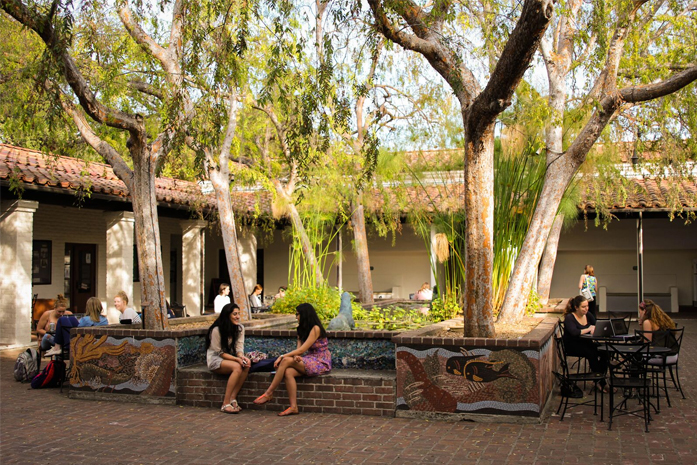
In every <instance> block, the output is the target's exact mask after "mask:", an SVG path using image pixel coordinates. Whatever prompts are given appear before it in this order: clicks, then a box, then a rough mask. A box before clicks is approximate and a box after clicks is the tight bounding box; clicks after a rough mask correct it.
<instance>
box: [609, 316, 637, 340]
mask: <svg viewBox="0 0 697 465" xmlns="http://www.w3.org/2000/svg"><path fill="white" fill-rule="evenodd" d="M610 321H612V331H613V332H614V337H615V338H617V339H631V338H633V337H634V335H633V334H629V328H628V327H627V323H626V322H625V321H624V318H612V319H611V320H610Z"/></svg>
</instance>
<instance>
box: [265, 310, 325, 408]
mask: <svg viewBox="0 0 697 465" xmlns="http://www.w3.org/2000/svg"><path fill="white" fill-rule="evenodd" d="M295 317H296V318H297V319H298V341H297V342H298V345H297V348H296V349H295V350H292V351H290V352H288V353H287V354H283V355H281V356H280V357H278V358H277V359H276V362H275V363H274V367H276V375H275V376H274V378H273V381H271V385H270V386H269V388H268V389H267V390H266V392H265V393H264V394H262V395H261V396H259V397H258V398H257V399H256V400H255V401H254V403H255V404H265V403H266V402H268V401H270V400H271V399H273V392H274V390H276V388H277V387H278V386H279V385H280V384H281V381H282V380H283V379H284V378H285V380H286V390H287V391H288V400H289V401H290V407H288V408H287V409H285V410H284V411H283V412H281V413H279V414H278V416H279V417H285V416H287V415H297V414H298V400H297V391H298V390H297V385H296V382H295V378H296V377H298V376H301V375H303V376H319V375H323V374H325V373H329V372H330V371H331V369H332V355H331V354H330V353H329V349H327V345H328V341H327V332H326V331H325V330H324V327H323V326H322V322H321V321H320V320H319V317H318V316H317V312H316V311H315V308H314V307H313V306H312V305H310V304H300V305H298V306H297V307H296V309H295ZM303 354H305V355H303Z"/></svg>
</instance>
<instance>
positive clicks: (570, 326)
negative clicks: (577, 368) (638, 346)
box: [564, 295, 608, 392]
mask: <svg viewBox="0 0 697 465" xmlns="http://www.w3.org/2000/svg"><path fill="white" fill-rule="evenodd" d="M593 331H595V317H594V316H593V314H592V313H589V312H588V300H586V298H585V297H583V296H582V295H577V296H576V297H574V298H572V299H569V303H568V304H566V310H565V311H564V348H565V349H566V354H567V355H571V356H572V357H583V358H585V359H586V360H588V365H590V368H591V370H592V371H593V372H595V373H605V370H606V369H607V357H606V356H604V355H603V356H601V355H600V353H599V352H598V347H597V346H596V344H595V342H593V340H591V339H585V338H582V337H581V335H582V334H591V335H592V334H593ZM598 384H599V385H600V386H601V387H602V389H603V391H605V392H608V388H607V386H605V380H602V381H600V383H598Z"/></svg>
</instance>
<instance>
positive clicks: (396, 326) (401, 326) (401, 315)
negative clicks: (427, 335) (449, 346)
mask: <svg viewBox="0 0 697 465" xmlns="http://www.w3.org/2000/svg"><path fill="white" fill-rule="evenodd" d="M353 318H354V320H356V327H357V328H364V329H374V330H386V331H404V330H409V329H416V328H419V327H421V326H424V325H426V324H429V323H430V322H431V321H430V319H429V317H428V316H427V315H424V314H423V313H421V312H420V311H419V310H418V309H405V308H401V307H398V306H395V305H390V306H389V307H373V308H372V309H371V310H370V311H368V312H361V313H359V314H358V316H357V315H356V313H355V312H354V315H353Z"/></svg>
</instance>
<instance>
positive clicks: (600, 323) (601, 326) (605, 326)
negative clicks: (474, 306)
mask: <svg viewBox="0 0 697 465" xmlns="http://www.w3.org/2000/svg"><path fill="white" fill-rule="evenodd" d="M614 335H615V333H614V332H613V331H612V321H611V320H597V321H596V322H595V331H593V337H612V336H614Z"/></svg>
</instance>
